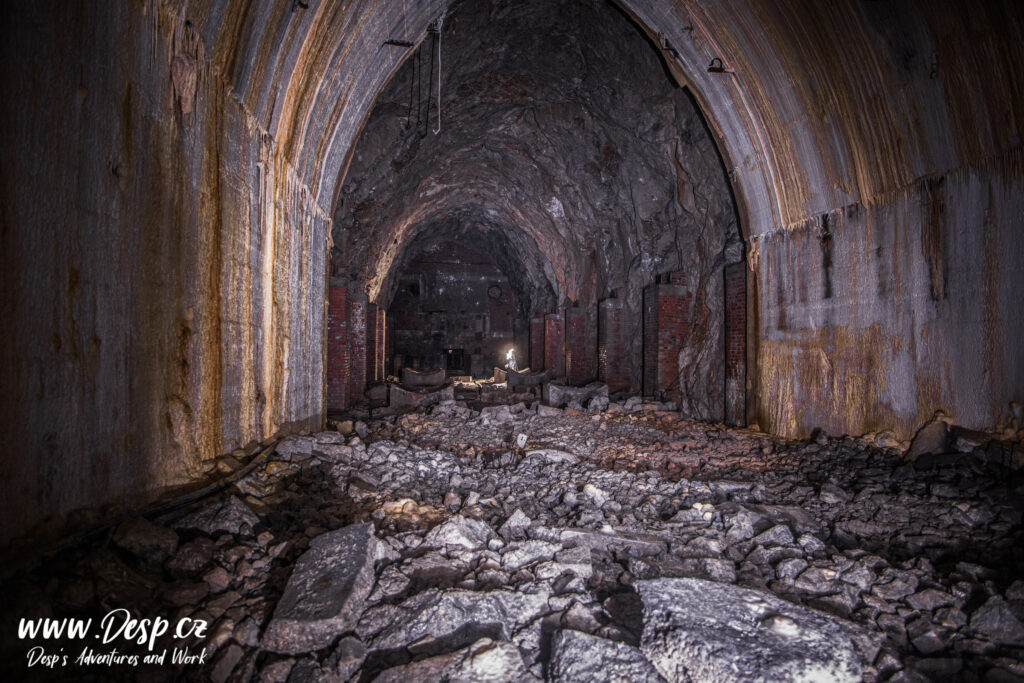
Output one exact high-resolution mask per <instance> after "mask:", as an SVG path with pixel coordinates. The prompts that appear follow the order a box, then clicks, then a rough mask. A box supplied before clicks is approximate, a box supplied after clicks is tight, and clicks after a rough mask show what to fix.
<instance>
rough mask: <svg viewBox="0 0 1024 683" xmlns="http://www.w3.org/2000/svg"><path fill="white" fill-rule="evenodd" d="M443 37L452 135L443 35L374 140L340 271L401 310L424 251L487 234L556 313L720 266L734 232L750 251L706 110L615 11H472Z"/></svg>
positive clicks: (596, 7)
mask: <svg viewBox="0 0 1024 683" xmlns="http://www.w3.org/2000/svg"><path fill="white" fill-rule="evenodd" d="M444 26H445V28H444V31H443V33H442V46H441V47H442V53H441V54H442V68H441V83H442V88H441V98H442V100H441V128H440V132H439V133H437V134H435V133H434V132H433V131H434V130H435V129H436V127H437V106H436V101H435V99H434V98H435V97H436V96H437V95H436V82H437V81H436V60H437V52H436V50H437V45H436V39H434V38H432V39H430V40H427V41H426V42H425V43H423V44H422V45H421V47H420V49H419V50H418V51H417V52H416V53H415V54H414V55H413V56H412V57H411V58H410V59H409V60H408V61H407V62H406V63H405V65H404V66H403V67H402V69H401V70H400V71H399V73H398V74H397V75H396V77H395V78H394V79H393V80H392V82H391V83H390V84H389V85H388V87H387V88H386V89H385V90H384V92H382V94H381V96H380V98H379V100H378V103H377V106H376V107H375V109H374V110H373V113H372V114H371V116H370V118H369V120H368V122H367V124H366V127H365V129H364V131H363V133H362V137H361V138H360V139H359V142H358V144H357V147H356V149H355V153H354V156H353V160H352V164H351V166H350V168H349V170H348V174H347V176H346V180H345V184H344V187H343V189H342V193H341V196H340V201H339V204H338V206H337V207H336V210H335V214H334V218H335V230H334V244H335V253H334V255H333V259H332V260H333V263H334V270H335V272H336V273H345V274H349V275H351V276H353V277H355V278H357V279H360V280H365V281H366V283H367V289H368V291H369V294H370V296H371V298H372V299H375V300H377V302H378V303H380V304H386V303H387V302H388V301H389V300H390V298H391V295H392V294H393V289H394V282H395V277H396V276H397V274H398V273H399V272H400V271H401V269H402V266H403V264H404V263H406V262H407V261H408V259H409V258H410V257H411V256H413V255H415V253H416V251H417V250H418V245H421V244H425V243H429V242H430V241H431V240H436V239H442V238H447V237H449V236H458V237H459V238H460V239H469V238H470V237H469V236H471V235H473V234H474V233H476V234H481V233H482V234H484V235H486V236H487V237H486V240H488V241H489V242H490V243H491V244H492V245H493V248H494V250H495V253H496V255H497V257H498V260H499V262H500V263H501V264H502V266H503V267H504V269H505V270H506V272H507V273H508V274H509V277H510V278H511V279H512V281H513V283H514V284H515V285H516V288H517V289H518V290H520V291H522V292H524V293H527V294H528V295H529V300H530V301H531V303H532V309H533V311H535V312H544V311H546V310H552V308H553V307H554V306H555V305H559V304H561V305H564V304H566V303H568V302H578V301H584V302H593V301H594V300H595V299H596V298H598V297H603V296H608V295H610V294H611V293H612V292H616V291H617V292H618V293H619V295H620V296H629V297H632V298H634V299H637V298H638V296H639V290H640V288H641V287H642V286H643V285H644V284H646V283H648V282H650V281H651V280H652V279H653V277H654V276H655V275H656V274H658V273H660V272H665V271H667V270H672V269H675V268H680V267H687V268H690V269H693V270H695V271H696V270H700V269H701V268H703V271H709V272H710V271H711V270H712V269H713V266H712V264H713V262H715V261H716V259H719V265H720V258H719V257H720V254H721V252H722V249H723V247H724V245H725V243H726V241H727V239H731V240H732V241H733V242H734V243H735V244H736V245H737V247H738V243H739V236H738V231H737V227H736V220H735V213H734V210H733V206H732V199H731V196H730V194H729V188H728V184H727V180H726V177H725V173H724V171H723V169H722V167H721V162H720V160H719V158H718V157H717V155H716V152H715V149H714V144H713V142H712V140H711V138H710V136H709V134H708V133H707V131H706V129H705V127H704V125H703V122H702V121H701V119H700V115H699V114H698V112H697V111H696V108H695V106H694V104H693V102H692V100H691V99H690V98H689V96H688V95H687V94H686V93H685V91H683V90H682V89H680V88H678V87H676V86H675V85H674V83H673V82H672V81H671V79H670V78H669V77H668V76H667V74H666V72H665V69H664V66H663V64H662V63H661V61H660V58H659V56H658V54H657V52H656V51H655V50H654V49H652V46H651V45H650V44H649V43H648V42H647V40H646V39H645V37H644V35H643V34H642V33H641V32H640V31H639V30H638V29H637V27H636V26H635V25H634V24H633V23H632V22H631V21H630V20H629V19H628V18H627V17H626V16H625V15H623V14H622V13H621V12H620V11H618V10H617V8H616V7H615V6H614V5H613V4H611V3H610V2H606V1H605V0H587V1H584V2H575V1H574V2H565V3H550V2H540V1H536V0H535V1H531V2H517V3H514V4H508V3H501V2H462V3H457V4H456V5H454V6H453V7H452V8H451V10H450V12H449V15H448V18H447V19H446V21H445V25H444ZM738 253H739V250H738V249H736V250H734V255H733V260H735V259H736V257H737V256H736V255H738ZM703 271H702V272H703ZM627 290H629V291H628V292H627ZM556 297H557V299H559V300H558V301H556V300H555V299H556Z"/></svg>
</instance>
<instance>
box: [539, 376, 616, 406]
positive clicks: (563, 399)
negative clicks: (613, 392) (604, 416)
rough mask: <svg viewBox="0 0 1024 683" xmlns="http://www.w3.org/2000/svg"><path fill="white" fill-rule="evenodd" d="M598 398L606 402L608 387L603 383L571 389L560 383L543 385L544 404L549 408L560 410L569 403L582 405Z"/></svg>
mask: <svg viewBox="0 0 1024 683" xmlns="http://www.w3.org/2000/svg"><path fill="white" fill-rule="evenodd" d="M598 396H600V397H601V398H604V399H605V401H606V402H607V399H608V385H607V384H604V383H603V382H591V383H590V384H588V385H586V386H582V387H571V386H567V385H565V384H561V383H560V382H548V383H547V384H545V385H544V402H545V403H547V404H548V405H549V406H553V407H555V408H561V407H563V406H567V405H569V404H570V403H576V404H579V405H583V404H584V403H586V402H587V401H589V400H590V399H592V398H595V397H598Z"/></svg>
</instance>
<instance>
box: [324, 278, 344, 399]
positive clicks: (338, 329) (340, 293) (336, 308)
mask: <svg viewBox="0 0 1024 683" xmlns="http://www.w3.org/2000/svg"><path fill="white" fill-rule="evenodd" d="M347 323H348V297H347V294H346V287H345V284H344V281H342V280H337V279H335V278H331V283H330V285H329V287H328V292H327V412H328V413H334V412H340V411H343V410H345V409H346V408H347V407H348V324H347Z"/></svg>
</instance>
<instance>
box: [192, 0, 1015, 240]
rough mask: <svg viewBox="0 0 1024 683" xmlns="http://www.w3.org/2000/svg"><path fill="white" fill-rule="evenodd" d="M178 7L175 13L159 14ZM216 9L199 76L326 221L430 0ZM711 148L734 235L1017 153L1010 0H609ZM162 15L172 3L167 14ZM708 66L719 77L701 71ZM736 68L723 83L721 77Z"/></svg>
mask: <svg viewBox="0 0 1024 683" xmlns="http://www.w3.org/2000/svg"><path fill="white" fill-rule="evenodd" d="M173 4H176V3H172V5H173ZM305 4H306V5H308V7H307V8H303V5H302V4H300V3H288V2H277V1H275V0H262V1H261V2H255V3H252V2H243V1H242V0H213V1H211V2H196V3H190V4H188V5H187V6H184V3H181V4H177V6H178V7H181V8H182V10H181V11H184V12H185V13H186V15H187V16H188V17H189V18H190V19H191V21H192V22H193V23H194V24H195V25H197V26H198V27H199V33H200V35H201V37H202V40H203V41H204V42H205V44H206V46H207V49H206V53H207V55H208V57H209V58H210V61H211V64H212V69H213V71H214V72H215V73H219V74H220V77H222V78H224V79H226V80H227V82H228V83H230V84H231V86H232V89H233V91H234V93H235V95H236V97H237V98H238V99H239V100H240V101H241V102H242V104H243V106H245V108H246V109H247V110H248V111H249V112H251V114H252V116H253V119H254V122H255V123H256V124H258V125H259V126H261V127H262V128H263V129H264V130H266V131H267V132H269V133H270V135H272V136H273V138H274V139H275V140H276V144H277V145H278V146H279V147H280V148H281V149H283V150H285V152H286V156H287V157H288V158H289V159H291V163H292V165H293V167H294V168H295V170H296V172H297V173H298V175H299V176H300V177H301V178H303V179H304V180H305V182H306V184H307V185H308V186H309V187H310V189H311V191H312V192H313V194H314V195H315V197H316V199H317V202H318V203H319V205H320V207H321V208H322V209H324V210H325V211H328V210H329V209H330V207H331V206H332V204H333V201H334V198H335V196H336V193H337V190H338V189H339V187H338V179H339V178H340V177H343V176H344V173H343V171H344V168H345V165H346V163H347V159H348V158H349V154H350V152H351V149H352V144H353V141H354V140H355V139H356V136H357V134H358V132H359V130H360V128H361V126H362V125H363V122H364V121H365V119H366V117H367V115H368V114H369V111H370V108H371V107H372V104H373V102H374V101H375V98H376V96H377V94H378V93H379V92H380V90H381V89H382V88H383V86H384V85H385V83H386V82H387V80H388V78H389V76H390V75H391V74H392V73H393V72H394V70H395V69H396V68H397V67H398V66H399V64H400V63H401V61H402V59H403V54H402V52H403V51H402V50H398V49H394V48H389V47H384V46H383V43H384V41H386V40H388V39H395V38H397V39H403V40H410V41H414V42H418V41H419V40H422V38H423V37H424V35H425V34H426V28H427V26H428V24H429V23H430V22H431V21H433V20H434V19H436V18H437V17H438V16H440V15H441V14H442V12H443V11H444V10H445V9H446V7H447V4H448V3H446V2H445V1H444V0H421V1H416V2H413V1H412V0H409V1H407V2H398V1H393V2H391V1H389V2H380V1H379V0H353V1H351V2H323V1H318V0H311V1H310V2H308V3H305ZM620 4H621V5H622V6H623V7H624V8H625V9H626V10H627V11H628V12H630V13H631V14H632V15H634V16H635V17H636V18H637V20H638V22H639V23H640V24H641V25H642V26H643V27H644V28H645V30H646V31H647V32H648V33H649V34H651V36H652V38H653V39H654V40H656V41H657V42H658V43H659V44H660V45H661V46H662V48H663V52H664V54H665V55H666V56H667V58H668V61H669V63H670V64H671V65H672V66H673V71H674V72H676V74H677V77H678V78H679V79H680V80H683V81H686V82H688V83H689V84H690V85H691V86H692V89H693V91H694V93H695V95H696V96H697V98H698V100H699V101H700V102H701V104H702V107H703V108H704V110H705V113H706V115H707V117H708V119H709V121H710V123H711V126H712V128H713V129H715V130H716V131H717V133H718V134H719V136H720V138H721V144H722V146H723V148H724V151H725V152H726V155H727V158H728V165H729V167H730V171H731V172H732V174H733V178H734V183H735V186H736V188H737V194H738V198H739V201H740V205H741V206H740V209H741V213H742V214H743V215H744V218H745V229H746V231H747V232H748V234H753V233H758V232H765V231H770V230H772V229H776V228H783V227H786V226H788V225H790V224H792V223H795V222H797V221H800V220H802V219H805V218H807V217H809V216H812V215H816V214H818V213H820V212H822V211H825V210H829V209H832V208H837V207H841V206H844V205H846V204H849V203H853V202H861V203H865V204H867V203H872V202H873V201H876V200H878V199H879V198H880V197H881V196H883V195H885V194H887V193H893V192H899V191H901V190H902V189H904V188H905V187H906V185H907V184H908V183H909V182H911V181H913V180H914V179H916V178H920V177H922V176H925V175H929V174H931V173H938V172H943V171H946V170H948V169H950V168H956V167H960V166H963V165H972V164H981V163H983V162H985V161H986V160H989V159H992V158H997V157H1001V156H1003V155H1004V154H1006V153H1007V152H1009V151H1011V150H1014V149H1017V148H1019V146H1020V142H1021V127H1022V121H1024V82H1022V80H1024V75H1022V74H1021V73H1020V72H1019V71H1018V70H1015V69H1013V68H1008V67H1007V65H1012V64H1020V63H1022V61H1024V22H1022V18H1021V13H1020V11H1019V9H1018V7H1017V3H1016V2H1015V0H1002V1H999V0H992V1H989V2H984V3H961V2H955V1H954V0H947V1H944V2H924V1H923V0H904V1H902V2H893V3H889V2H887V3H878V2H861V1H860V0H837V1H836V2H829V3H822V2H817V1H816V0H731V1H729V2H715V3H705V2H699V1H698V0H621V2H620ZM172 10H173V7H172ZM716 57H717V58H720V59H721V60H722V64H723V66H724V67H725V68H726V69H727V72H726V73H709V72H708V70H707V66H708V64H709V63H710V62H711V60H712V59H714V58H716ZM729 72H732V73H729Z"/></svg>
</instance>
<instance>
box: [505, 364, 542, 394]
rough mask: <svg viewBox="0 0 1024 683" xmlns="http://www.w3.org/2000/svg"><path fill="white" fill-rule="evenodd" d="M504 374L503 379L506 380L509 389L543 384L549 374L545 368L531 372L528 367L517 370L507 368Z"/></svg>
mask: <svg viewBox="0 0 1024 683" xmlns="http://www.w3.org/2000/svg"><path fill="white" fill-rule="evenodd" d="M505 375H506V380H505V381H506V382H508V388H509V390H510V391H511V390H512V389H514V388H515V387H528V386H536V385H538V384H544V382H547V381H548V379H550V375H549V374H548V372H547V371H546V370H541V371H540V372H533V371H531V370H530V368H523V369H522V370H520V371H518V372H517V371H515V370H507V371H506V372H505Z"/></svg>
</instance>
